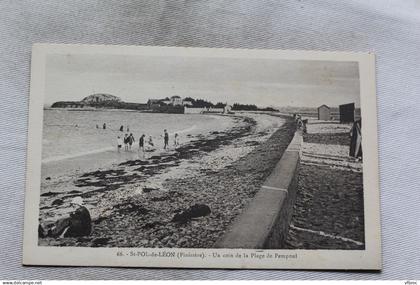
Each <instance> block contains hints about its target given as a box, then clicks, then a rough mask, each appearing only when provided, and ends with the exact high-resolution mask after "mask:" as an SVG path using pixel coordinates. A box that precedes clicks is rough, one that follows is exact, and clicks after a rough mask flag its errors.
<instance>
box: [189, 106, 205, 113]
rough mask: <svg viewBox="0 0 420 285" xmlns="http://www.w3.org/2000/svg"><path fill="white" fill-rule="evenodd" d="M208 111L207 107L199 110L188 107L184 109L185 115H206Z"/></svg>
mask: <svg viewBox="0 0 420 285" xmlns="http://www.w3.org/2000/svg"><path fill="white" fill-rule="evenodd" d="M206 111H207V108H206V107H198V108H194V107H188V106H185V107H184V114H204V113H205V112H206Z"/></svg>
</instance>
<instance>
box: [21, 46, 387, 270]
mask: <svg viewBox="0 0 420 285" xmlns="http://www.w3.org/2000/svg"><path fill="white" fill-rule="evenodd" d="M37 47H38V49H37ZM36 51H38V55H40V56H38V57H37V58H33V61H32V82H31V102H30V104H31V105H30V108H31V109H30V110H31V112H32V113H31V114H33V115H32V116H31V115H30V118H29V120H30V121H29V124H30V130H29V132H30V133H29V142H28V145H29V146H28V151H29V156H28V164H29V166H28V176H29V180H28V184H27V195H26V207H27V208H26V220H25V246H26V247H27V248H36V250H38V251H39V252H42V250H43V249H48V250H55V251H57V256H56V258H58V256H60V255H61V254H60V250H64V251H65V250H66V249H72V250H76V251H77V250H79V251H77V252H83V251H84V250H87V251H86V253H85V254H86V255H87V254H88V252H89V250H93V249H94V250H96V251H95V252H99V250H100V249H104V250H114V251H113V253H112V255H113V256H114V258H115V260H117V259H118V258H120V260H122V259H127V258H129V257H133V256H137V257H139V259H137V260H132V261H127V262H128V263H129V264H127V263H126V262H124V261H115V262H114V263H109V265H118V266H119V265H128V266H133V264H137V265H138V266H149V265H150V264H148V263H147V262H146V259H143V260H142V259H141V258H140V257H142V256H146V257H148V258H153V257H155V256H154V254H153V251H152V252H150V251H147V250H158V249H159V251H157V252H158V253H159V255H160V253H162V252H166V253H165V254H163V255H164V256H163V258H162V259H164V258H165V257H167V256H166V255H168V256H170V255H171V254H172V253H171V252H172V249H175V250H182V249H191V250H192V251H191V252H180V251H174V253H173V254H174V255H175V256H177V257H178V258H179V256H181V259H182V258H184V259H188V258H189V259H188V262H189V263H188V264H187V265H185V266H186V267H188V266H190V267H191V266H192V267H194V266H198V267H206V266H209V265H208V263H206V262H205V260H206V258H207V259H212V261H211V263H212V264H213V265H211V266H210V267H219V266H220V267H232V268H235V267H245V268H246V267H248V268H252V267H254V268H258V267H259V266H258V265H256V263H258V261H259V259H265V260H264V265H261V267H266V268H270V267H274V268H276V267H279V268H281V267H292V268H317V266H320V267H328V268H336V267H339V268H340V267H343V268H346V266H348V267H349V268H357V269H365V267H364V265H363V264H364V260H366V262H365V263H367V264H369V265H366V269H378V267H380V240H379V238H377V237H378V236H379V234H380V233H379V210H378V207H379V205H378V202H377V199H378V197H377V196H378V185H377V184H378V183H377V180H378V179H377V149H376V145H375V143H376V118H375V114H376V109H375V104H374V103H375V100H376V99H375V93H374V92H375V91H374V78H368V77H370V76H372V77H374V73H373V74H372V73H371V72H370V71H371V69H373V70H374V67H373V64H371V63H373V62H374V60H373V56H372V55H368V54H348V57H346V56H345V54H340V53H338V54H332V55H331V56H329V55H328V53H326V52H325V53H320V54H319V55H318V53H316V52H312V53H311V52H306V53H305V52H301V53H302V54H300V53H299V52H286V51H283V52H281V51H279V52H277V51H267V52H264V51H263V50H260V51H252V50H234V49H230V50H224V49H194V48H159V47H137V48H136V47H129V48H127V49H124V47H114V48H110V49H106V47H105V46H102V47H101V46H94V47H89V46H83V45H81V46H71V45H68V46H66V45H55V46H54V45H51V46H49V45H39V46H35V47H34V52H36ZM289 54H290V56H289ZM41 55H42V56H41ZM340 56H341V57H340ZM365 59H366V61H364V60H365ZM366 62H367V63H366ZM34 72H36V74H34ZM372 82H373V83H372ZM366 86H367V87H366ZM371 86H373V88H371ZM366 102H367V103H366ZM372 102H373V105H372ZM365 114H367V115H366V117H365ZM31 124H32V125H31ZM37 126H39V128H38V127H37ZM31 132H32V133H31ZM31 153H32V154H31ZM366 163H369V164H368V166H369V167H367V166H366ZM368 169H369V170H368ZM367 171H369V173H367ZM32 197H33V198H32ZM29 205H30V206H29ZM373 242H374V243H373ZM139 248H141V249H145V250H146V251H144V252H143V251H138V250H137V249H139ZM118 249H124V250H122V251H117V250H118ZM133 249H136V250H135V251H133ZM201 249H205V251H202V250H201ZM227 249H228V250H229V251H227V252H226V253H224V254H222V253H220V252H219V250H221V251H223V252H225V251H224V250H227ZM242 249H243V250H248V251H247V252H249V256H250V258H253V259H255V260H252V262H253V263H252V264H251V265H249V266H247V265H246V264H247V261H246V258H245V257H247V256H248V255H247V254H246V253H241V255H240V256H239V255H236V254H239V253H238V252H236V253H235V250H242ZM367 249H370V250H373V251H372V252H371V253H368V251H367ZM25 250H26V249H25ZM162 250H166V251H162ZM249 250H251V251H249ZM272 250H274V253H275V255H276V257H277V256H278V257H279V258H280V259H282V262H283V263H281V264H279V263H278V261H273V265H272V266H267V263H269V262H270V260H269V259H268V258H267V257H270V254H269V252H272ZM26 251H31V250H29V249H27V250H26ZM64 251H63V252H64ZM76 251H73V253H74V252H76ZM66 252H69V251H66ZM92 252H93V251H92ZM155 252H156V251H155ZM267 252H268V255H267ZM318 252H319V254H325V255H328V254H329V253H333V252H336V253H337V255H336V256H335V257H334V258H335V260H333V259H330V260H329V261H327V262H326V265H322V262H320V264H317V258H315V257H314V258H307V257H305V256H304V254H306V253H308V254H314V255H315V256H316V254H317V253H318ZM219 253H220V255H219ZM274 253H273V256H274ZM300 253H302V254H300ZM91 254H93V253H91ZM259 254H260V255H261V257H259ZM346 254H350V255H351V256H353V260H352V261H350V262H349V261H348V260H347V259H346V258H345V256H346ZM352 254H354V255H352ZM218 255H219V256H218ZM230 255H232V256H230ZM251 255H252V257H251ZM280 255H281V256H282V257H280ZM27 256H29V254H27ZM61 256H62V258H64V257H63V256H64V255H61ZM340 256H342V259H343V260H342V261H340ZM356 256H357V257H356ZM217 257H220V258H223V261H220V263H219V264H218V261H217ZM229 257H231V260H233V259H235V257H236V258H239V257H240V258H242V260H239V261H238V260H236V261H229ZM34 258H35V259H36V258H39V259H41V257H34V256H33V254H31V257H27V260H33V259H34ZM42 258H46V259H48V257H47V256H43V257H42ZM86 258H89V257H86ZM91 258H93V257H91ZM244 258H245V260H244ZM358 258H359V259H358ZM73 259H74V258H73ZM155 259H156V258H155ZM309 259H310V260H312V261H309ZM349 259H350V258H349ZM203 260H204V261H203ZM378 260H379V261H378ZM32 262H33V261H29V263H32ZM51 262H52V261H51ZM51 262H48V261H43V262H41V264H52V263H51ZM101 262H105V261H101ZM101 262H99V261H98V263H95V262H85V263H84V262H81V264H80V265H103V263H101ZM154 262H159V261H154ZM168 262H169V261H168ZM200 262H202V264H201V265H200ZM227 262H232V266H228V265H223V264H225V263H227ZM276 262H277V263H276ZM152 263H153V262H152ZM193 263H195V264H196V265H194V264H193ZM284 263H288V264H286V265H285V264H284ZM300 263H301V265H299V264H300ZM341 263H342V265H340V264H341ZM58 264H60V263H58ZM61 264H67V265H77V263H74V261H68V262H67V263H66V262H65V261H63V262H62V263H61ZM153 264H154V266H159V265H156V264H157V263H153ZM206 264H207V265H206ZM238 264H245V265H242V266H240V265H238ZM308 264H309V265H308ZM334 264H337V265H334ZM166 266H168V265H167V264H166ZM169 266H170V265H169ZM177 266H179V265H177ZM183 266H184V265H181V267H183ZM359 267H360V268H359Z"/></svg>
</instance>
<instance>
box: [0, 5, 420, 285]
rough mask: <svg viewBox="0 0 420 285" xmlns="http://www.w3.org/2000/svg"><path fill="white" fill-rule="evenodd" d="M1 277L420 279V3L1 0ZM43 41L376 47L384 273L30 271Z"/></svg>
mask: <svg viewBox="0 0 420 285" xmlns="http://www.w3.org/2000/svg"><path fill="white" fill-rule="evenodd" d="M0 35H1V37H0V94H1V101H0V140H1V142H0V145H1V159H0V181H1V186H0V187H1V190H0V203H1V208H0V243H1V245H0V246H1V250H0V264H1V265H0V279H156V278H158V279H215V278H230V279H307V278H315V279H342V278H343V279H344V278H345V279H379V278H385V279H415V278H417V279H420V273H419V270H420V252H419V244H420V222H419V217H420V211H419V205H420V198H419V197H420V193H419V191H420V189H419V187H418V185H419V182H420V171H419V165H418V162H419V161H420V140H419V139H418V137H419V133H420V110H419V107H420V102H419V101H420V92H419V90H420V88H419V87H420V48H419V47H420V2H419V1H399V0H395V1H368V0H364V1H362V0H360V1H308V0H300V1H268V0H254V1H252V0H242V1H240V0H230V1H222V0H170V1H159V0H148V1H146V0H144V1H134V0H131V1H130V0H110V1H99V0H98V1H95V0H78V1H64V0H63V1H56V0H49V1H47V0H44V1H41V0H33V1H29V0H22V1H20V0H10V1H7V0H0ZM35 42H51V43H90V44H123V45H167V46H197V47H234V48H272V49H302V50H310V49H315V50H331V51H333V50H340V51H371V52H374V53H376V55H377V87H378V92H377V94H378V108H379V109H378V114H379V115H378V116H379V118H378V119H379V152H380V182H381V207H382V208H381V212H382V241H383V260H384V262H383V266H384V269H383V271H382V273H373V272H370V273H365V272H320V271H280V270H278V271H275V270H272V271H255V270H254V271H240V270H174V269H168V270H156V269H124V268H69V267H67V268H66V267H64V268H59V267H22V266H21V255H22V251H21V245H22V234H23V210H24V205H23V201H24V181H25V157H26V139H27V137H26V134H27V118H28V106H27V104H28V95H29V75H30V72H29V71H30V55H31V45H32V44H33V43H35Z"/></svg>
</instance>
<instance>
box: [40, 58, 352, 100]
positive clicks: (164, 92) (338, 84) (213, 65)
mask: <svg viewBox="0 0 420 285" xmlns="http://www.w3.org/2000/svg"><path fill="white" fill-rule="evenodd" d="M359 89H360V87H359V71H358V66H357V63H354V62H334V61H296V60H293V61H292V60H280V59H274V60H273V59H255V58H252V59H244V58H241V59H234V58H202V57H173V56H165V55H162V56H152V57H151V56H133V55H129V56H128V55H82V54H71V55H58V54H57V55H49V56H48V57H47V63H46V94H45V104H46V105H49V104H52V103H54V102H56V101H79V100H81V99H83V98H84V97H86V96H88V95H91V94H93V93H108V94H112V95H116V96H118V97H120V98H121V99H122V100H123V101H126V102H139V103H145V102H147V100H148V99H149V98H164V97H167V96H168V97H170V96H172V95H179V96H181V97H193V98H202V99H206V100H210V101H212V102H214V103H216V102H227V103H229V104H232V103H235V102H240V103H243V104H256V105H258V106H261V107H264V106H300V107H304V106H305V107H317V106H319V105H321V104H327V105H329V106H332V107H334V106H338V105H340V104H344V103H352V102H354V103H356V106H360V98H359Z"/></svg>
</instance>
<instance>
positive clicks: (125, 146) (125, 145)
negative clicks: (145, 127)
mask: <svg viewBox="0 0 420 285" xmlns="http://www.w3.org/2000/svg"><path fill="white" fill-rule="evenodd" d="M124 150H125V151H128V134H125V136H124Z"/></svg>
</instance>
